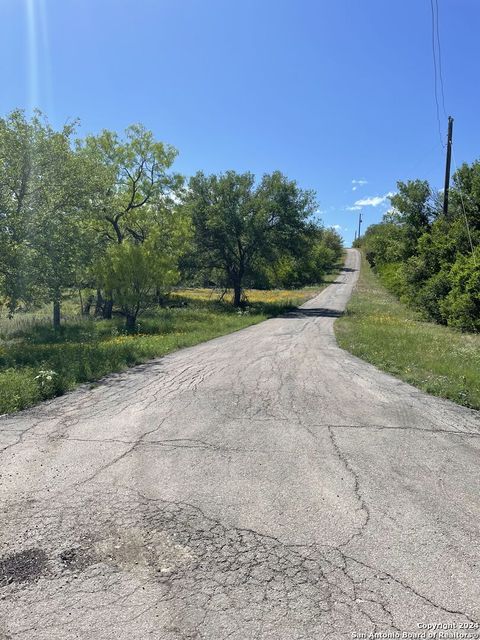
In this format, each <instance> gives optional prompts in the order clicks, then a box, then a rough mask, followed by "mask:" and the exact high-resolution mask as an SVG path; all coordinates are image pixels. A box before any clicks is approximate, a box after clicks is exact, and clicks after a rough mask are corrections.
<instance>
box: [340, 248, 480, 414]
mask: <svg viewBox="0 0 480 640" xmlns="http://www.w3.org/2000/svg"><path fill="white" fill-rule="evenodd" d="M335 334H336V337H337V341H338V344H339V345H340V346H341V347H342V348H343V349H346V350H347V351H350V352H351V353H353V354H354V355H356V356H358V357H359V358H362V359H363V360H366V361H367V362H371V363H372V364H374V365H375V366H377V367H378V368H379V369H383V370H384V371H387V372H388V373H391V374H393V375H395V376H397V377H399V378H401V379H402V380H405V382H409V383H410V384H413V385H415V386H416V387H419V388H420V389H423V390H424V391H427V392H428V393H431V394H433V395H436V396H441V397H443V398H449V399H450V400H453V401H454V402H457V403H458V404H462V405H465V406H467V407H472V408H475V409H480V335H477V334H467V333H460V332H458V331H456V330H454V329H451V328H449V327H445V326H441V325H438V324H434V323H431V322H425V321H423V320H422V319H421V318H420V317H419V315H418V314H416V313H415V312H414V311H412V310H410V309H408V308H407V307H405V306H404V305H403V304H401V303H400V302H399V301H398V300H397V299H396V298H395V297H394V296H393V295H391V294H390V293H388V292H387V291H386V289H385V288H384V287H383V286H382V285H381V284H380V282H379V280H378V277H377V276H376V275H375V274H374V273H373V271H372V270H371V269H370V267H369V265H368V263H367V261H366V260H365V258H362V268H361V271H360V278H359V281H358V285H357V287H356V289H355V291H354V293H353V296H352V298H351V300H350V303H349V305H348V307H347V313H346V314H345V315H344V316H343V317H342V318H340V319H339V320H337V322H336V323H335Z"/></svg>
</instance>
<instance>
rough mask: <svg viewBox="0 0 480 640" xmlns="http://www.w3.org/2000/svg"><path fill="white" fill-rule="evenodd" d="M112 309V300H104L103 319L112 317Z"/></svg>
mask: <svg viewBox="0 0 480 640" xmlns="http://www.w3.org/2000/svg"><path fill="white" fill-rule="evenodd" d="M112 310H113V300H112V299H111V298H109V299H108V300H105V304H104V305H103V317H104V319H105V320H111V319H112Z"/></svg>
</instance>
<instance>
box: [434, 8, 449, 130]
mask: <svg viewBox="0 0 480 640" xmlns="http://www.w3.org/2000/svg"><path fill="white" fill-rule="evenodd" d="M435 7H436V20H435V27H436V29H435V30H436V32H437V49H438V74H439V77H440V89H441V92H442V108H443V114H444V116H445V118H446V117H447V110H446V109H445V92H444V90H443V73H442V47H441V45H440V30H439V28H438V0H435Z"/></svg>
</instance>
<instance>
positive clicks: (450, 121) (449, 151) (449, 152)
mask: <svg viewBox="0 0 480 640" xmlns="http://www.w3.org/2000/svg"><path fill="white" fill-rule="evenodd" d="M452 133H453V118H452V116H448V136H447V162H446V165H445V186H444V188H443V215H444V216H445V217H447V216H448V189H449V187H450V162H451V159H452Z"/></svg>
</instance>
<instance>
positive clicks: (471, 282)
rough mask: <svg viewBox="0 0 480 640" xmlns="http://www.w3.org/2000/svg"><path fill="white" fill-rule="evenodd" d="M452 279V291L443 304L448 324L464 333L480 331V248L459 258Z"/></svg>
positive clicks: (454, 266) (443, 311) (452, 271)
mask: <svg viewBox="0 0 480 640" xmlns="http://www.w3.org/2000/svg"><path fill="white" fill-rule="evenodd" d="M450 279H451V282H452V289H451V291H450V293H449V294H448V295H447V296H446V298H445V300H443V301H442V303H441V310H442V313H443V315H444V317H445V318H446V321H447V323H448V324H449V325H450V326H452V327H458V328H459V329H462V330H463V331H480V247H477V248H476V249H475V251H474V253H473V254H471V255H470V256H459V257H458V258H457V260H456V262H455V264H454V265H453V267H452V269H451V271H450Z"/></svg>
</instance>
